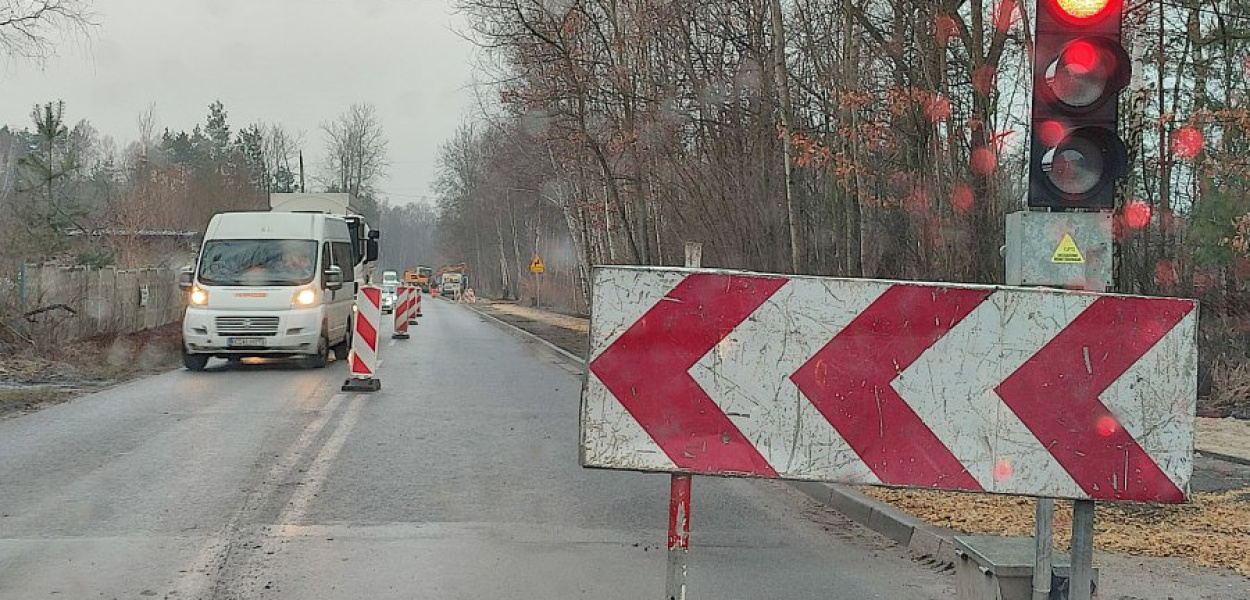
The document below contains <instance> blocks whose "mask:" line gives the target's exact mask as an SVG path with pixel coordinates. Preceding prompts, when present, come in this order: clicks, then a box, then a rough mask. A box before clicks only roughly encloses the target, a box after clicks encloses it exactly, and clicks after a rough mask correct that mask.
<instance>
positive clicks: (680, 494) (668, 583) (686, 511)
mask: <svg viewBox="0 0 1250 600" xmlns="http://www.w3.org/2000/svg"><path fill="white" fill-rule="evenodd" d="M702 264H703V244H698V243H694V242H686V267H687V268H690V269H697V268H699V267H700V266H702ZM691 479H692V478H691V476H690V475H684V474H680V473H674V474H673V476H672V481H671V482H670V484H669V498H668V577H667V578H665V583H664V597H665V598H667V599H668V600H686V575H687V573H688V571H689V565H688V563H687V560H688V559H689V553H690V491H691V484H692V481H691Z"/></svg>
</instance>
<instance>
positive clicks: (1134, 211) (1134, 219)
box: [1124, 200, 1150, 229]
mask: <svg viewBox="0 0 1250 600" xmlns="http://www.w3.org/2000/svg"><path fill="white" fill-rule="evenodd" d="M1124 224H1125V225H1127V226H1128V227H1129V228H1130V229H1143V228H1145V227H1146V226H1147V225H1149V224H1150V205H1149V204H1146V203H1145V202H1142V201H1141V200H1133V201H1132V202H1129V203H1128V204H1126V205H1125V206H1124Z"/></svg>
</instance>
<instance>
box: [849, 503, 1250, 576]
mask: <svg viewBox="0 0 1250 600" xmlns="http://www.w3.org/2000/svg"><path fill="white" fill-rule="evenodd" d="M860 491H862V492H864V493H865V494H868V495H870V496H873V497H876V498H878V499H880V500H883V501H885V502H888V503H890V504H892V505H894V506H896V507H898V508H900V509H902V510H904V511H906V512H908V513H910V514H912V515H914V516H916V517H918V518H920V519H922V520H924V521H927V522H929V523H932V524H934V525H937V526H939V527H948V528H951V529H955V530H958V531H962V532H964V533H970V534H988V535H1008V536H1030V535H1032V533H1033V518H1034V516H1033V507H1034V500H1033V499H1032V498H1020V497H1014V496H992V495H981V494H959V493H952V492H935V491H916V490H890V489H883V488H862V489H861V490H860ZM1095 522H1096V529H1097V531H1096V533H1095V536H1094V542H1095V544H1096V545H1097V547H1098V548H1100V549H1103V550H1109V551H1115V552H1122V553H1126V554H1131V555H1141V556H1160V557H1181V558H1186V559H1189V560H1191V561H1193V562H1195V563H1197V564H1200V565H1204V566H1208V567H1222V568H1228V569H1233V570H1235V571H1237V572H1238V573H1241V574H1242V575H1247V576H1250V489H1243V490H1236V491H1231V492H1224V493H1217V494H1195V495H1194V498H1193V503H1192V504H1188V505H1179V506H1156V505H1141V504H1099V505H1098V507H1097V519H1096V521H1095ZM1071 531H1072V510H1071V503H1070V502H1057V503H1056V506H1055V543H1056V545H1059V546H1061V547H1066V546H1067V545H1068V544H1069V542H1070V534H1071Z"/></svg>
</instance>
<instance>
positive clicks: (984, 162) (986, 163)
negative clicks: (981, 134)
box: [972, 148, 998, 176]
mask: <svg viewBox="0 0 1250 600" xmlns="http://www.w3.org/2000/svg"><path fill="white" fill-rule="evenodd" d="M997 168H998V157H997V156H994V152H993V151H992V150H990V149H989V148H977V149H976V150H974V151H973V152H972V172H973V173H976V174H977V175H982V176H984V175H989V174H990V173H993V172H994V169H997Z"/></svg>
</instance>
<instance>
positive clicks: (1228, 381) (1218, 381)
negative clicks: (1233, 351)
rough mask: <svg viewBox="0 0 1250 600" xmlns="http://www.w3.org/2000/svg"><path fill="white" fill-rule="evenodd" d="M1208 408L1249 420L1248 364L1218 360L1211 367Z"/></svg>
mask: <svg viewBox="0 0 1250 600" xmlns="http://www.w3.org/2000/svg"><path fill="white" fill-rule="evenodd" d="M1208 407H1209V409H1211V410H1213V411H1215V412H1217V413H1220V414H1226V415H1234V416H1238V417H1241V418H1250V362H1247V361H1244V360H1228V359H1220V360H1217V361H1216V363H1215V364H1214V365H1212V366H1211V398H1210V401H1209V404H1208Z"/></svg>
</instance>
